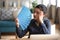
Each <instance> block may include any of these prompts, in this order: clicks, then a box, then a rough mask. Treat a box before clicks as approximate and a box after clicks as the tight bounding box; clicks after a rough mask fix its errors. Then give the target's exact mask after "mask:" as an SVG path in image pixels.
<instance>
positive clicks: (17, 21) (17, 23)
mask: <svg viewBox="0 0 60 40" xmlns="http://www.w3.org/2000/svg"><path fill="white" fill-rule="evenodd" d="M15 22H16V26H17V27H18V28H19V19H18V18H16V19H15Z"/></svg>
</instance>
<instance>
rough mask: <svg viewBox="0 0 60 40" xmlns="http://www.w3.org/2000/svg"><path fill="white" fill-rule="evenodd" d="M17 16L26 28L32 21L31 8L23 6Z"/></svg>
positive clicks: (20, 23)
mask: <svg viewBox="0 0 60 40" xmlns="http://www.w3.org/2000/svg"><path fill="white" fill-rule="evenodd" d="M17 18H18V19H19V25H20V26H21V28H22V30H25V29H26V28H27V27H28V25H29V23H30V21H31V12H30V9H29V8H27V7H26V6H23V7H22V9H21V11H20V12H19V15H18V16H17Z"/></svg>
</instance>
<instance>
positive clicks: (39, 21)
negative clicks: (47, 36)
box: [39, 11, 44, 23]
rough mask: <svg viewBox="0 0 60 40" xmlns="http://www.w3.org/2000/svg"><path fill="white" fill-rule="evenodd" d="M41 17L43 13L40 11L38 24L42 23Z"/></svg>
mask: <svg viewBox="0 0 60 40" xmlns="http://www.w3.org/2000/svg"><path fill="white" fill-rule="evenodd" d="M43 17H44V13H43V12H42V11H41V13H40V14H39V22H40V23H43Z"/></svg>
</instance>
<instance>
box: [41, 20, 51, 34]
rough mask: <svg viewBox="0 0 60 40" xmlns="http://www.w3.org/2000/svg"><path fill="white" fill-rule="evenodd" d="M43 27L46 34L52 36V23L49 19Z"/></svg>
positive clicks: (42, 24)
mask: <svg viewBox="0 0 60 40" xmlns="http://www.w3.org/2000/svg"><path fill="white" fill-rule="evenodd" d="M41 26H42V28H43V31H44V33H45V34H50V33H51V23H50V21H49V20H48V19H46V20H45V21H44V23H41Z"/></svg>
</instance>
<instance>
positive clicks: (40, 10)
mask: <svg viewBox="0 0 60 40" xmlns="http://www.w3.org/2000/svg"><path fill="white" fill-rule="evenodd" d="M46 11H47V8H46V6H45V5H43V4H40V5H37V6H36V7H35V9H34V14H33V16H34V19H32V20H31V22H30V24H29V26H28V28H26V29H25V30H21V29H20V28H19V27H20V25H19V23H18V20H19V19H18V18H16V20H15V21H16V33H17V35H18V37H20V38H22V37H23V36H24V35H25V34H26V33H27V32H28V31H29V33H30V34H50V30H51V29H50V27H51V23H50V21H49V20H48V18H46V17H45V15H46Z"/></svg>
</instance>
